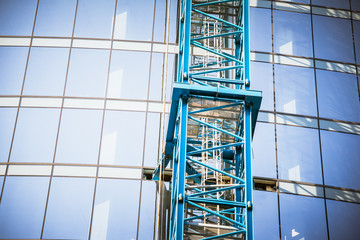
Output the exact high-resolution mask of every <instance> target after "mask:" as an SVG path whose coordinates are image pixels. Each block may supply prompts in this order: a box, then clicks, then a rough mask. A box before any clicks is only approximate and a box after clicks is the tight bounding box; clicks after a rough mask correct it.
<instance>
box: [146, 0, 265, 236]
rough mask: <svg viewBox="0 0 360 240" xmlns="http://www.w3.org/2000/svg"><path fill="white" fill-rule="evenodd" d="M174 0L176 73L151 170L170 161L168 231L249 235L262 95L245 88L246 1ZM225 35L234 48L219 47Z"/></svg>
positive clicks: (247, 66) (247, 81) (247, 84)
mask: <svg viewBox="0 0 360 240" xmlns="http://www.w3.org/2000/svg"><path fill="white" fill-rule="evenodd" d="M180 5H181V9H180V21H179V32H178V36H179V54H178V61H177V77H176V81H175V83H174V84H173V92H172V103H171V108H170V114H169V122H168V129H167V135H166V144H165V151H164V153H163V156H162V158H161V159H160V164H159V166H158V167H157V168H156V169H155V171H154V173H153V179H154V180H159V179H161V176H160V172H161V170H163V169H165V168H166V167H167V166H168V165H169V163H170V162H171V163H172V165H171V166H172V169H173V171H172V172H173V173H172V183H171V189H172V193H171V215H170V226H169V237H170V239H171V240H183V239H184V237H185V236H190V235H192V234H193V232H196V233H197V235H199V234H204V238H203V239H206V240H207V239H224V238H227V237H231V238H235V239H240V240H253V239H254V233H253V232H254V226H253V197H252V191H253V182H252V181H253V180H252V169H251V141H252V136H253V132H254V128H255V125H256V119H257V115H258V111H259V108H260V104H261V99H262V94H261V92H260V91H255V90H250V49H249V43H250V41H249V36H250V34H249V0H213V1H203V0H182V1H181V4H180ZM229 12H231V13H235V14H236V16H237V17H229V16H228V13H229ZM230 39H233V43H234V44H233V46H234V49H232V51H225V50H224V49H229V46H230V45H232V44H230ZM191 46H192V47H193V48H194V49H200V50H201V51H198V52H199V55H191V51H190V50H191V49H190V48H191ZM201 52H206V54H202V53H201ZM230 53H232V54H230ZM199 223H200V224H199ZM209 224H211V226H212V227H218V228H219V229H221V231H214V232H213V233H212V234H210V235H209V232H208V231H206V229H202V228H201V226H208V225H209ZM195 225H196V229H195V228H194V226H195ZM216 232H217V233H218V234H216Z"/></svg>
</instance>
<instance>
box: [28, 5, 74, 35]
mask: <svg viewBox="0 0 360 240" xmlns="http://www.w3.org/2000/svg"><path fill="white" fill-rule="evenodd" d="M75 8H76V0H41V1H39V8H38V12H37V17H36V23H35V31H34V35H35V36H56V37H71V36H72V31H73V26H74V16H75Z"/></svg>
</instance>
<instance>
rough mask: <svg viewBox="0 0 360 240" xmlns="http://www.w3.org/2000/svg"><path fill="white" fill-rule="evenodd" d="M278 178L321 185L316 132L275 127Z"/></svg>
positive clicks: (283, 126) (297, 128)
mask: <svg viewBox="0 0 360 240" xmlns="http://www.w3.org/2000/svg"><path fill="white" fill-rule="evenodd" d="M277 140H278V142H277V148H278V164H279V166H278V168H279V178H281V179H287V180H293V181H301V182H310V183H319V184H322V177H321V176H322V173H321V160H320V147H319V135H318V130H316V129H309V128H300V127H292V126H285V125H277Z"/></svg>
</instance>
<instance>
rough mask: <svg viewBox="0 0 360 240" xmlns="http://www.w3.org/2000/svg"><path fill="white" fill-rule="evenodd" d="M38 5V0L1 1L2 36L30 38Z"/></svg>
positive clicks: (0, 25)
mask: <svg viewBox="0 0 360 240" xmlns="http://www.w3.org/2000/svg"><path fill="white" fill-rule="evenodd" d="M36 5H37V1H36V0H2V1H0V35H10V36H13V35H22V36H30V35H31V33H32V30H33V25H34V17H35V10H36Z"/></svg>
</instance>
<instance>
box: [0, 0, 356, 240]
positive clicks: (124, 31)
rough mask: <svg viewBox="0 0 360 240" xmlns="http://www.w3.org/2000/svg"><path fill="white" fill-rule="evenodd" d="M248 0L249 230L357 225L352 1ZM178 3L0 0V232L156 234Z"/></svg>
mask: <svg viewBox="0 0 360 240" xmlns="http://www.w3.org/2000/svg"><path fill="white" fill-rule="evenodd" d="M250 2H251V6H252V8H251V50H252V53H251V58H252V64H251V71H252V75H251V77H252V88H253V89H258V90H262V91H263V101H262V106H261V111H260V113H259V118H258V123H257V127H256V132H255V136H254V148H253V156H254V163H253V169H254V172H253V174H254V178H255V188H256V190H255V191H254V197H255V204H254V211H255V238H256V239H280V238H281V239H306V240H307V239H331V240H334V239H357V238H358V235H359V234H360V230H359V229H358V228H357V222H358V221H359V219H360V205H359V203H360V184H359V182H360V181H359V180H360V175H359V172H360V150H359V149H360V148H359V147H360V136H359V135H360V103H359V76H358V74H359V71H360V67H359V63H358V61H359V60H358V59H359V58H360V57H359V56H360V2H359V1H357V0H351V1H350V0H327V1H325V0H292V1H290V0H288V1H285V0H284V1H275V0H273V1H267V0H257V1H250ZM178 4H179V3H178V1H176V0H146V1H145V0H143V1H135V0H132V1H131V0H106V1H100V0H66V1H64V0H52V1H50V0H2V1H0V94H1V96H0V116H1V117H0V186H1V195H0V201H1V202H0V239H14V238H15V239H23V238H31V239H40V238H43V239H139V240H143V239H154V238H156V237H157V236H158V235H157V233H156V232H157V231H155V229H158V225H159V224H160V223H159V222H160V220H159V218H158V217H157V211H158V207H159V205H158V203H159V198H160V196H158V195H157V188H159V186H157V184H156V183H155V182H154V181H151V180H150V178H149V175H150V174H149V173H151V170H152V169H153V168H154V167H155V166H156V164H157V161H158V159H159V157H160V156H161V153H162V151H163V149H162V148H163V143H164V135H165V132H166V124H167V115H168V112H169V106H170V102H171V85H172V82H173V80H174V76H175V75H176V68H175V62H176V53H177V51H178V48H177V45H176V39H177V23H178ZM166 188H168V186H166ZM164 222H166V221H164ZM164 226H165V227H166V225H164Z"/></svg>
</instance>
